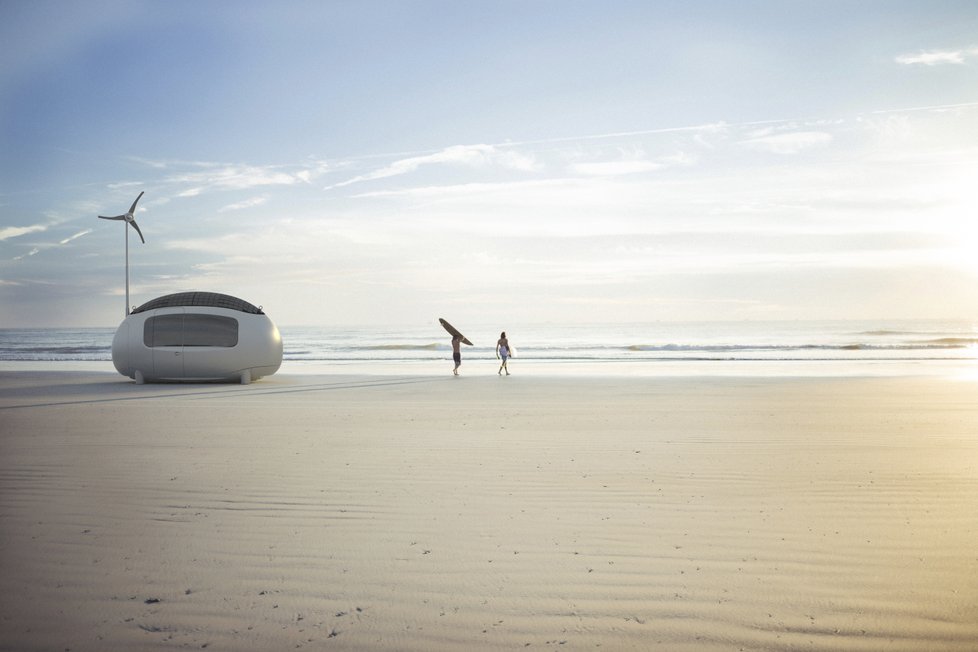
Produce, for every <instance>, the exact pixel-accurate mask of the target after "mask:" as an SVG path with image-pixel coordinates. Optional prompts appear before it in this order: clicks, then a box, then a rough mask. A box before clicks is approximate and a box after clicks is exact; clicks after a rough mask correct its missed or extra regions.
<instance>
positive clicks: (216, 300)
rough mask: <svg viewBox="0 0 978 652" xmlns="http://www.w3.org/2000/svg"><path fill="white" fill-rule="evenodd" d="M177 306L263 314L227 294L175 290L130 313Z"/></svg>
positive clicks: (260, 310)
mask: <svg viewBox="0 0 978 652" xmlns="http://www.w3.org/2000/svg"><path fill="white" fill-rule="evenodd" d="M177 306H207V307H209V308H227V309H228V310H237V311H238V312H247V313H251V314H253V315H264V314H265V313H264V312H263V311H262V309H261V308H256V307H255V306H253V305H251V304H250V303H248V302H247V301H245V300H243V299H239V298H237V297H232V296H230V295H227V294H219V293H217V292H177V293H176V294H167V295H166V296H162V297H158V298H156V299H153V300H151V301H147V302H146V303H144V304H143V305H141V306H139V307H138V308H135V309H133V311H132V314H135V313H137V312H146V311H147V310H155V309H156V308H174V307H177Z"/></svg>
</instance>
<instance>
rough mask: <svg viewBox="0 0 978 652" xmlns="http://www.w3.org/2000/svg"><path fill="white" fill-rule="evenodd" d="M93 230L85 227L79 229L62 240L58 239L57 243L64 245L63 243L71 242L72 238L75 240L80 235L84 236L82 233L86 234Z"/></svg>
mask: <svg viewBox="0 0 978 652" xmlns="http://www.w3.org/2000/svg"><path fill="white" fill-rule="evenodd" d="M93 230H94V229H85V230H84V231H79V232H78V233H76V234H75V235H72V236H68V237H67V238H65V239H64V240H61V241H60V242H59V243H58V244H63V245H65V244H68V243H69V242H71V241H72V240H77V239H78V238H80V237H82V236H84V235H88V234H89V233H91V232H92V231H93Z"/></svg>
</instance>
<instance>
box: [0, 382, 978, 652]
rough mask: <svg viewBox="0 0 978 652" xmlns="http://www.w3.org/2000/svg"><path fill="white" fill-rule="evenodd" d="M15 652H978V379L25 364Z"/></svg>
mask: <svg viewBox="0 0 978 652" xmlns="http://www.w3.org/2000/svg"><path fill="white" fill-rule="evenodd" d="M0 433H2V435H0V571H2V583H0V586H2V589H0V649H3V650H58V651H61V650H72V651H79V650H155V649H174V648H191V649H200V648H207V649H214V650H286V649H296V648H303V649H315V650H463V649H464V650H479V649H483V650H490V649H491V650H497V649H521V650H522V649H531V650H533V649H548V650H549V649H553V650H591V649H603V650H646V649H662V650H736V649H748V650H787V649H804V650H809V649H812V650H847V651H848V650H974V649H975V648H976V646H978V526H976V522H978V516H976V511H978V383H975V382H955V381H950V380H944V379H939V378H923V379H921V378H864V379H859V378H849V379H832V378H819V379H812V378H808V379H804V378H799V379H786V378H780V379H762V378H761V379H759V378H755V379H750V378H618V379H616V378H601V379H582V378H563V379H561V378H540V377H536V378H531V377H520V376H515V375H514V376H512V377H510V378H498V377H496V376H495V375H493V376H491V377H482V378H474V377H462V378H458V379H456V378H453V377H450V376H447V375H446V376H444V377H437V378H425V377H402V378H397V377H370V376H357V377H338V376H332V377H330V376H288V375H280V376H273V377H271V378H268V379H264V380H262V381H260V382H258V383H255V384H253V385H250V386H238V385H145V386H137V385H135V384H133V383H132V382H131V381H128V380H127V379H125V378H122V377H120V376H116V375H114V374H110V373H53V372H12V373H3V374H0Z"/></svg>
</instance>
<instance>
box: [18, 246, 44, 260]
mask: <svg viewBox="0 0 978 652" xmlns="http://www.w3.org/2000/svg"><path fill="white" fill-rule="evenodd" d="M40 251H41V250H40V249H38V248H37V247H34V248H33V249H31V250H30V251H28V252H27V253H26V254H21V255H20V256H14V260H23V259H25V258H27V257H28V256H33V255H34V254H36V253H38V252H40Z"/></svg>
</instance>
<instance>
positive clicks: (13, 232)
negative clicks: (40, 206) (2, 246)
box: [0, 224, 48, 241]
mask: <svg viewBox="0 0 978 652" xmlns="http://www.w3.org/2000/svg"><path fill="white" fill-rule="evenodd" d="M47 228H48V227H47V226H46V225H44V224H34V225H33V226H5V227H3V228H0V241H3V240H9V239H10V238H16V237H18V236H22V235H27V234H28V233H37V232H39V231H46V230H47Z"/></svg>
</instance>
